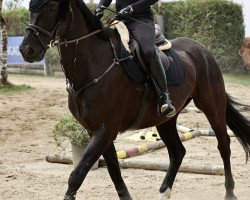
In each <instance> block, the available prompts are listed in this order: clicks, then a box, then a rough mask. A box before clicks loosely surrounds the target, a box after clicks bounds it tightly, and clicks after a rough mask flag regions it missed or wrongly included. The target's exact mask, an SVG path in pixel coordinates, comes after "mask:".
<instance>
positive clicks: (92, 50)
mask: <svg viewBox="0 0 250 200" xmlns="http://www.w3.org/2000/svg"><path fill="white" fill-rule="evenodd" d="M72 10H73V23H72V26H71V30H70V32H69V33H68V35H67V37H66V40H72V39H77V38H80V37H82V36H84V35H87V34H88V33H90V31H89V27H88V26H87V23H86V20H85V19H84V17H83V15H82V13H81V10H80V9H79V8H78V7H77V5H76V4H73V5H72ZM107 48H108V47H107V42H106V41H103V40H101V39H99V38H98V37H97V36H96V35H94V36H91V37H89V38H87V39H84V40H81V41H79V42H78V44H75V43H74V44H69V45H68V46H64V45H63V46H61V47H60V51H61V59H62V64H63V67H64V70H65V73H66V78H67V79H69V81H73V82H74V83H73V84H74V87H75V88H76V89H79V88H80V87H83V86H84V84H87V83H88V82H90V81H92V80H93V79H95V78H97V77H98V75H99V74H100V71H103V70H104V69H105V68H106V67H108V66H106V65H108V64H106V63H103V64H101V61H100V60H101V59H102V56H103V55H102V53H104V52H105V54H106V52H107ZM74 61H75V63H74ZM108 62H109V61H108ZM108 62H107V63H108ZM102 68H104V69H102Z"/></svg>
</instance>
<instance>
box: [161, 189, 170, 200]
mask: <svg viewBox="0 0 250 200" xmlns="http://www.w3.org/2000/svg"><path fill="white" fill-rule="evenodd" d="M171 192H172V191H171V189H169V188H168V189H167V190H166V191H165V192H163V193H161V196H160V200H166V199H170V197H171Z"/></svg>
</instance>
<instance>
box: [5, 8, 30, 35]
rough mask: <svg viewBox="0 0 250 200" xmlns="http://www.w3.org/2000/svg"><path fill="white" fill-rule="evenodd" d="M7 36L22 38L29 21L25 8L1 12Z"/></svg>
mask: <svg viewBox="0 0 250 200" xmlns="http://www.w3.org/2000/svg"><path fill="white" fill-rule="evenodd" d="M3 16H4V19H5V21H6V25H7V31H8V35H9V36H23V35H24V33H25V29H26V27H27V24H28V22H29V19H30V14H29V11H28V10H27V9H25V8H18V9H14V10H5V11H3Z"/></svg>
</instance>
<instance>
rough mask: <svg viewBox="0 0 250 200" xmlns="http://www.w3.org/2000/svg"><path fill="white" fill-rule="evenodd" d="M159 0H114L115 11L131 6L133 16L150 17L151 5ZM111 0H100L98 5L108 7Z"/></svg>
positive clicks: (151, 15) (151, 14) (151, 16)
mask: <svg viewBox="0 0 250 200" xmlns="http://www.w3.org/2000/svg"><path fill="white" fill-rule="evenodd" d="M158 1H159V0H116V11H117V12H119V11H120V10H121V9H123V8H126V7H127V6H131V7H132V8H133V11H134V12H133V13H132V15H131V17H133V18H152V19H153V13H152V11H151V8H150V7H151V5H153V4H154V3H156V2H158ZM111 2H112V0H101V1H100V3H99V6H102V5H103V6H106V7H109V5H110V4H111Z"/></svg>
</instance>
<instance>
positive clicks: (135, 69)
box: [120, 44, 185, 86]
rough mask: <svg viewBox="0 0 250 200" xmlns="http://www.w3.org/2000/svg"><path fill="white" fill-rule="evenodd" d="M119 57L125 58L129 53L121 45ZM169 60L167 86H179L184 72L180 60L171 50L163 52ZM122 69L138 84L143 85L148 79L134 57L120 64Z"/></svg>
mask: <svg viewBox="0 0 250 200" xmlns="http://www.w3.org/2000/svg"><path fill="white" fill-rule="evenodd" d="M121 46H122V47H121V51H120V52H121V54H120V55H121V57H127V56H128V55H129V53H128V52H127V51H126V49H125V48H124V47H123V45H122V44H121ZM163 52H164V53H165V54H166V55H167V57H168V59H169V68H168V69H167V70H166V71H165V73H166V77H167V82H168V85H170V86H173V85H179V84H181V83H182V82H183V81H184V78H185V71H184V68H183V65H182V64H181V60H180V58H179V56H178V55H177V53H176V52H175V51H174V50H173V49H169V50H166V51H163ZM122 66H123V69H124V71H125V72H126V74H127V75H128V76H129V77H130V78H131V79H133V80H134V81H136V82H138V83H145V82H146V81H147V79H148V76H147V73H146V72H145V70H144V69H143V68H142V67H141V66H140V64H139V61H138V60H137V58H136V57H135V58H134V59H132V60H126V61H124V62H123V63H122Z"/></svg>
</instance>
